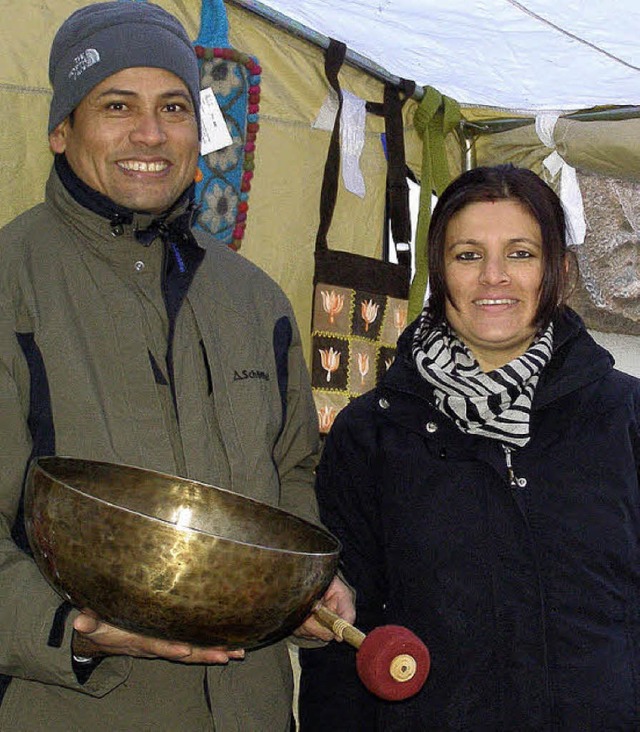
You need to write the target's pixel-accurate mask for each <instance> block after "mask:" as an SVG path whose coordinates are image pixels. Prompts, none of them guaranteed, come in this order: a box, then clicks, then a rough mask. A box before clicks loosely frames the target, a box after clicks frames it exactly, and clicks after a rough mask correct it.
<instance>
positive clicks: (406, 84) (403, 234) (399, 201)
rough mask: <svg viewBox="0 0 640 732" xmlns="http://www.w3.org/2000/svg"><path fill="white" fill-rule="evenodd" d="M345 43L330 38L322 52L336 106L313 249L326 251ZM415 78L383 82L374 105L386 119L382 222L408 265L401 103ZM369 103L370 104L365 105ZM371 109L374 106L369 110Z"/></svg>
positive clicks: (334, 184)
mask: <svg viewBox="0 0 640 732" xmlns="http://www.w3.org/2000/svg"><path fill="white" fill-rule="evenodd" d="M346 51H347V47H346V45H345V44H344V43H342V42H340V41H336V40H334V39H333V38H332V39H330V41H329V46H328V48H327V50H326V52H325V74H326V77H327V80H328V81H329V84H330V85H331V87H332V88H333V89H334V91H335V92H336V94H337V95H338V109H337V112H336V119H335V122H334V125H333V131H332V133H331V140H330V142H329V151H328V153H327V160H326V163H325V167H324V175H323V178H322V189H321V192H320V223H319V225H318V232H317V234H316V252H318V251H327V250H328V248H329V247H328V244H327V234H328V233H329V227H330V226H331V220H332V219H333V213H334V210H335V206H336V199H337V196H338V177H339V176H338V174H339V171H340V115H341V113H342V99H343V97H342V89H341V88H340V82H339V79H338V73H339V71H340V68H341V67H342V64H343V62H344V58H345V55H346ZM414 88H415V84H414V82H411V81H407V80H405V79H402V80H401V82H400V85H394V84H390V83H386V84H385V88H384V102H383V104H382V105H374V106H375V107H376V109H375V113H378V114H379V113H380V111H381V112H382V115H383V116H384V120H385V140H386V156H387V166H388V169H387V182H386V185H387V199H388V206H387V210H386V212H385V224H388V223H389V222H390V223H391V232H392V235H393V240H394V242H395V247H396V255H397V258H398V263H399V264H400V265H402V266H404V267H406V268H408V269H409V268H410V267H411V249H410V244H409V242H410V241H411V216H410V214H409V185H408V183H407V175H406V170H407V165H406V160H405V152H404V126H403V119H402V106H403V104H404V101H405V100H406V99H407V98H408V97H410V96H411V95H412V94H413V89H414ZM368 106H369V105H368ZM380 107H381V108H382V109H381V110H380ZM372 111H373V110H372Z"/></svg>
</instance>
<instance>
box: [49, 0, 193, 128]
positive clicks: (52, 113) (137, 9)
mask: <svg viewBox="0 0 640 732" xmlns="http://www.w3.org/2000/svg"><path fill="white" fill-rule="evenodd" d="M132 66H152V67H155V68H160V69H166V70H167V71H171V72H172V73H174V74H175V75H176V76H177V77H178V78H180V79H182V81H184V83H185V84H186V86H187V88H188V89H189V92H190V93H191V98H192V99H193V104H194V107H195V111H196V117H197V119H198V126H199V124H200V74H199V70H198V62H197V59H196V55H195V51H194V48H193V46H192V45H191V41H190V40H189V36H188V35H187V32H186V31H185V29H184V27H183V26H182V25H181V24H180V22H179V21H178V20H177V19H176V18H175V17H174V16H173V15H171V14H170V13H168V12H167V11H166V10H164V9H163V8H161V7H160V6H159V5H154V4H152V3H148V2H131V1H128V2H123V1H122V0H116V2H108V3H95V4H93V5H88V6H86V7H84V8H80V9H79V10H76V11H75V13H72V14H71V15H70V16H69V17H68V18H67V20H66V21H65V22H64V23H63V24H62V25H61V26H60V29H59V30H58V32H57V33H56V36H55V38H54V39H53V44H52V46H51V55H50V56H49V81H50V82H51V86H52V87H53V99H52V100H51V108H50V110H49V132H51V131H52V130H53V129H54V128H55V127H56V126H57V125H58V124H59V123H60V122H62V120H63V119H64V118H65V117H67V116H68V115H69V114H70V113H71V112H72V111H73V110H74V109H75V108H76V107H77V106H78V104H79V103H80V102H81V101H82V99H84V97H85V96H86V95H87V94H88V93H89V92H90V91H91V89H93V87H94V86H96V84H99V83H100V82H101V81H104V79H106V78H107V77H108V76H111V75H112V74H115V73H117V72H118V71H122V69H128V68H131V67H132Z"/></svg>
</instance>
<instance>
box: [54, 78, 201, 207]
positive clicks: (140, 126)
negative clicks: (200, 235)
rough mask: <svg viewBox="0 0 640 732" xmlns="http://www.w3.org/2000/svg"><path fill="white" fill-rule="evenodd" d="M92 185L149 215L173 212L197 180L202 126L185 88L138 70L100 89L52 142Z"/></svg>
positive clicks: (106, 82) (59, 128)
mask: <svg viewBox="0 0 640 732" xmlns="http://www.w3.org/2000/svg"><path fill="white" fill-rule="evenodd" d="M49 141H50V145H51V149H52V150H53V152H55V153H65V155H66V157H67V160H68V162H69V165H70V166H71V168H72V170H73V171H74V172H75V173H76V175H77V176H78V177H79V178H80V179H81V180H82V181H83V182H84V183H86V184H87V185H88V186H90V187H91V188H93V189H94V190H96V191H98V192H100V193H102V194H104V195H105V196H107V197H108V198H110V199H111V200H112V201H113V202H114V203H117V204H119V205H121V206H125V207H127V208H130V209H133V210H135V211H141V212H146V213H153V214H160V213H163V212H164V211H166V210H167V209H169V208H170V207H171V206H172V205H173V204H174V203H175V201H176V200H177V199H178V198H179V197H180V195H181V194H182V192H183V191H184V190H185V189H186V188H187V186H188V185H189V184H190V183H191V182H192V181H193V177H194V175H195V171H196V165H197V161H198V152H199V143H198V124H197V121H196V114H195V110H194V108H193V101H192V99H191V95H190V94H189V90H188V89H187V87H186V85H185V84H184V82H183V81H182V80H181V79H179V78H178V77H177V76H175V74H172V73H171V72H170V71H166V70H165V69H157V68H150V67H134V68H128V69H124V70H122V71H119V72H118V73H116V74H113V75H112V76H109V77H108V78H107V79H105V80H104V81H102V82H101V83H100V84H98V85H97V86H95V87H94V88H93V89H92V90H91V91H90V92H89V94H87V96H86V97H85V98H84V99H83V100H82V101H81V102H80V104H79V105H78V106H77V107H76V109H75V110H74V112H73V115H72V118H71V117H67V118H66V119H65V120H64V121H63V122H61V123H60V124H59V125H58V126H57V127H56V128H55V129H54V130H53V132H52V133H51V135H50V136H49Z"/></svg>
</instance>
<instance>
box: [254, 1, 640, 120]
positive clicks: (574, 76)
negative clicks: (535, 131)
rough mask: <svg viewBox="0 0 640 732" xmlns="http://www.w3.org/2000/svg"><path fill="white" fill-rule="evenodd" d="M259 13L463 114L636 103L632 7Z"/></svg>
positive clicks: (542, 4) (378, 5) (441, 6)
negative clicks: (291, 24) (433, 91)
mask: <svg viewBox="0 0 640 732" xmlns="http://www.w3.org/2000/svg"><path fill="white" fill-rule="evenodd" d="M251 4H256V3H252V2H249V3H247V5H251ZM262 4H263V5H266V6H268V7H270V8H272V9H274V10H275V11H277V12H279V13H282V14H283V15H286V16H288V17H289V18H291V19H293V20H294V21H297V22H299V23H301V24H302V25H304V26H306V27H309V28H312V29H314V30H315V31H317V32H319V33H321V34H323V35H325V36H328V37H331V38H336V39H337V40H340V41H343V42H345V43H346V44H347V46H348V47H349V49H351V50H353V51H356V52H357V53H359V54H361V55H362V56H364V57H366V58H368V59H371V60H372V61H374V62H375V63H377V64H378V65H380V66H381V67H382V68H384V69H386V70H387V71H388V72H390V73H391V74H394V75H396V76H398V77H402V78H406V79H411V80H413V81H416V82H417V83H418V84H419V85H420V86H424V85H426V84H428V85H430V86H434V87H436V88H437V89H438V90H439V91H440V92H442V93H443V94H446V95H447V96H450V97H453V98H454V99H456V100H457V101H458V102H460V103H461V104H464V105H471V106H490V107H498V108H506V109H510V110H519V111H529V112H531V111H543V110H544V111H565V112H566V111H570V110H577V109H586V108H590V107H593V106H600V105H637V104H640V44H639V43H638V35H639V34H640V4H639V3H638V2H637V0H588V2H587V1H586V0H562V1H561V2H558V0H523V2H517V1H516V0H471V1H470V0H446V2H442V0H264V2H263V3H262Z"/></svg>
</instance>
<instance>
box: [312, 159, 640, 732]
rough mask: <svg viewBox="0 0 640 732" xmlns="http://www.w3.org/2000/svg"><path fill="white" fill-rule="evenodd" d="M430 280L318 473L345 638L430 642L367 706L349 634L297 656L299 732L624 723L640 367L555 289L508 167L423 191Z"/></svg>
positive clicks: (550, 255)
mask: <svg viewBox="0 0 640 732" xmlns="http://www.w3.org/2000/svg"><path fill="white" fill-rule="evenodd" d="M429 266H430V286H431V295H430V297H429V300H428V304H427V306H426V308H425V310H424V312H423V313H422V315H421V316H420V317H419V318H418V319H417V321H416V322H414V323H413V324H412V325H411V326H410V327H409V328H408V329H407V330H406V331H405V333H404V334H403V335H402V337H401V339H400V342H399V346H398V354H397V357H396V360H395V362H394V363H393V365H392V366H391V368H390V369H389V371H388V373H387V375H386V377H385V379H384V380H383V382H382V383H381V385H380V386H379V387H378V388H377V389H376V390H375V391H373V392H370V393H369V394H367V395H365V396H363V397H361V398H360V399H358V400H356V401H354V402H352V403H351V404H350V405H349V406H348V407H347V408H346V409H345V410H343V411H342V413H341V414H340V415H339V416H338V418H337V420H336V422H335V424H334V426H333V428H332V430H331V432H330V434H329V437H328V439H327V443H326V447H325V451H324V455H323V459H322V463H321V466H320V468H319V471H318V476H317V491H318V497H319V501H320V506H321V512H322V517H323V520H324V522H325V523H326V525H327V526H328V527H329V528H330V529H332V530H333V531H334V532H335V534H336V535H337V536H338V537H339V538H340V540H341V541H342V543H343V547H344V554H343V561H344V574H345V576H346V579H347V580H348V581H349V582H350V583H351V584H352V585H353V586H354V588H355V590H356V592H357V613H358V615H357V623H358V626H359V627H361V628H362V629H363V630H364V631H365V632H366V631H368V630H370V629H372V628H374V627H376V626H379V625H385V624H389V623H393V624H399V625H404V626H407V627H408V628H410V629H411V630H412V631H414V632H415V633H416V634H418V635H419V636H420V637H421V638H422V639H423V640H424V642H425V643H426V644H427V646H428V647H429V649H430V652H431V660H432V667H431V672H430V675H429V677H428V678H427V681H426V683H425V685H424V687H423V688H422V690H421V691H420V692H419V693H418V694H417V695H415V696H414V697H412V698H410V699H408V700H406V701H402V702H381V701H379V700H377V699H376V698H375V697H374V696H372V695H371V694H369V693H368V692H366V691H365V689H364V687H363V686H362V684H361V683H360V682H359V680H358V679H357V677H356V672H355V658H354V652H353V649H351V648H349V647H346V646H345V644H341V645H338V644H331V645H330V646H328V647H327V648H325V649H322V650H316V651H305V652H303V654H302V667H303V672H302V683H301V704H300V714H301V720H302V730H303V732H308V731H309V730H316V729H317V730H320V729H322V730H327V729H330V730H340V731H343V730H362V731H363V732H365V731H366V732H371V731H372V730H385V731H398V732H413V731H416V732H418V731H420V732H423V731H428V730H438V731H440V730H466V731H470V732H479V731H487V732H489V731H491V732H495V731H497V730H501V731H504V732H507V731H509V732H513V731H516V730H517V731H518V732H522V731H523V730H536V731H538V730H575V731H576V732H578V731H580V732H582V731H585V730H599V731H603V730H629V731H630V730H638V729H640V712H639V704H640V492H639V486H638V473H639V464H640V433H639V427H638V424H639V420H640V382H639V381H638V380H637V379H634V378H632V377H631V376H627V375H625V374H622V373H620V372H618V371H616V370H614V368H613V359H612V357H611V356H610V354H609V353H608V352H607V351H605V350H604V349H602V348H601V347H599V346H598V345H597V344H596V343H595V342H594V341H593V340H592V338H591V337H590V336H589V335H588V333H587V332H586V330H585V328H584V326H583V324H582V322H581V320H580V318H579V317H578V316H577V315H576V314H575V313H574V312H573V311H571V310H570V309H569V308H568V307H567V306H566V305H565V304H564V298H565V293H566V288H567V280H568V274H567V273H568V269H569V268H568V262H567V252H566V244H565V220H564V215H563V211H562V206H561V204H560V201H559V199H558V198H557V196H556V195H555V193H554V192H553V191H552V190H551V188H549V187H548V186H547V185H546V184H545V183H544V182H543V181H542V180H541V179H540V178H539V177H538V176H536V175H535V174H534V173H532V172H530V171H528V170H524V169H518V168H515V167H513V166H497V167H494V168H476V169H474V170H471V171H469V172H467V173H464V174H463V175H462V176H461V177H460V178H458V179H457V180H456V181H454V182H453V183H452V184H451V185H450V186H449V187H448V188H447V190H446V191H445V192H444V193H443V195H442V196H441V198H440V200H439V201H438V204H437V206H436V208H435V211H434V214H433V219H432V222H431V227H430V231H429Z"/></svg>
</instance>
